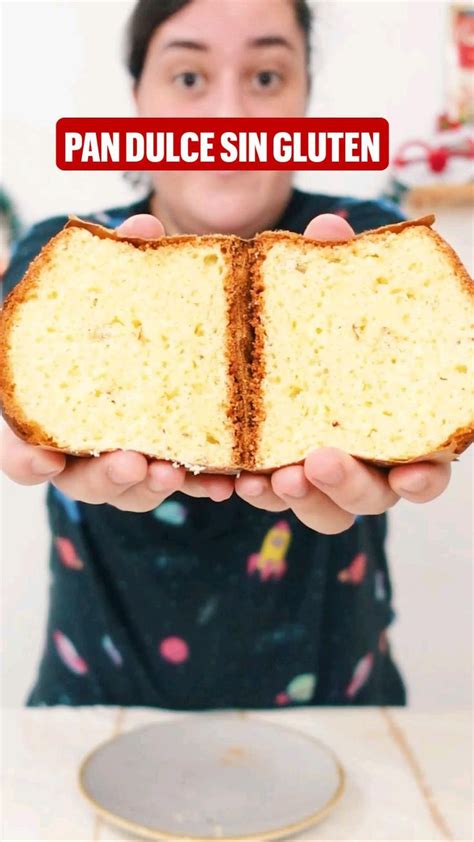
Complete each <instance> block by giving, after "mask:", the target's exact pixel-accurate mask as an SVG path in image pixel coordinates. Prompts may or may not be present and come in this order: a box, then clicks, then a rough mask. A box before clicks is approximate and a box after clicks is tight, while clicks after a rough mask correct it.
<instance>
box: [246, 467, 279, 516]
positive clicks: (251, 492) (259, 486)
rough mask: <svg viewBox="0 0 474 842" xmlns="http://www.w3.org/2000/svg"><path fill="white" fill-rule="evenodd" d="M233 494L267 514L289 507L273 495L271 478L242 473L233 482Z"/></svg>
mask: <svg viewBox="0 0 474 842" xmlns="http://www.w3.org/2000/svg"><path fill="white" fill-rule="evenodd" d="M235 492H236V494H238V496H239V497H240V498H241V499H242V500H244V501H245V502H246V503H249V504H250V505H251V506H255V508H257V509H265V511H267V512H284V511H286V510H287V509H289V507H290V504H289V503H286V502H285V501H284V500H282V499H281V497H278V495H277V494H275V492H274V490H273V488H272V483H271V478H270V477H268V476H264V475H263V474H251V473H248V472H243V473H242V474H241V475H240V477H238V478H237V479H236V481H235Z"/></svg>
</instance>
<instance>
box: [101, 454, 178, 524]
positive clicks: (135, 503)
mask: <svg viewBox="0 0 474 842" xmlns="http://www.w3.org/2000/svg"><path fill="white" fill-rule="evenodd" d="M185 478H186V471H185V469H184V468H182V467H177V468H175V467H173V465H172V463H171V462H163V461H158V460H153V461H152V462H151V463H150V464H149V465H147V470H146V473H145V477H144V478H143V479H142V480H141V482H138V483H136V484H135V485H132V486H129V488H127V489H126V490H125V491H123V492H122V493H121V494H119V496H118V497H115V498H114V500H113V503H112V504H113V505H114V506H115V508H117V509H121V510H122V511H126V512H136V513H138V512H140V513H143V512H149V511H151V510H152V509H156V507H157V506H160V505H161V504H162V503H163V502H164V500H166V498H167V497H169V496H170V495H171V494H175V492H176V491H182V490H183V487H184V483H185Z"/></svg>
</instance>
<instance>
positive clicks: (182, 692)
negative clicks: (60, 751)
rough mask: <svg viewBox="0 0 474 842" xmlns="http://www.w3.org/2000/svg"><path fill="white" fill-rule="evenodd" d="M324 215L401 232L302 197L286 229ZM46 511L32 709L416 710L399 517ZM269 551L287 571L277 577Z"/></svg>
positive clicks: (30, 253)
mask: <svg viewBox="0 0 474 842" xmlns="http://www.w3.org/2000/svg"><path fill="white" fill-rule="evenodd" d="M149 200H150V199H149V197H148V198H146V199H143V200H142V201H140V202H138V203H135V204H134V205H130V206H128V207H123V208H114V209H112V210H109V211H105V212H101V213H98V214H94V215H93V216H90V217H88V219H90V220H92V221H95V222H99V223H101V224H103V225H106V226H108V227H111V228H115V227H117V226H118V225H120V223H121V222H123V221H124V220H125V219H126V218H128V217H129V216H131V215H132V214H136V213H147V212H149V210H150V205H149ZM320 213H338V214H339V215H341V216H343V217H344V218H346V219H347V220H348V222H349V223H350V224H351V225H352V227H353V228H354V229H355V231H356V232H357V233H359V232H361V231H365V230H367V229H369V228H376V227H378V226H379V225H386V224H388V223H392V222H398V221H400V220H401V219H402V218H403V216H402V214H401V213H400V211H399V209H398V208H397V207H396V206H395V205H392V204H391V203H387V202H377V201H359V200H356V199H353V198H349V197H334V196H325V195H315V194H310V193H303V192H301V191H299V190H294V191H293V193H292V195H291V199H290V201H289V203H288V206H287V208H286V210H285V211H284V213H283V215H282V217H281V218H280V219H279V220H278V221H277V223H276V224H275V229H285V230H289V231H294V232H297V233H303V231H304V229H305V227H306V225H307V224H308V222H309V221H310V220H311V219H312V218H313V217H314V216H316V215H317V214H320ZM65 222H66V218H65V217H56V218H54V219H49V220H46V221H44V222H41V223H39V224H38V225H35V226H34V227H33V228H32V230H31V231H30V232H29V233H28V234H27V235H26V237H25V238H24V239H23V240H22V241H21V242H20V243H19V244H18V246H17V248H16V250H15V253H14V255H13V258H12V262H11V265H10V267H9V270H8V272H7V274H6V277H5V279H4V289H5V292H8V291H9V290H10V289H11V288H12V287H13V286H14V285H15V283H17V282H18V280H19V279H20V278H21V277H22V275H23V274H24V272H25V270H26V268H27V266H28V264H29V262H30V261H31V260H32V259H33V257H35V256H36V254H38V252H39V250H40V249H41V247H42V246H43V245H44V243H45V242H47V240H49V239H50V237H52V236H53V235H54V234H56V233H57V232H58V231H59V230H60V229H61V228H62V226H63V225H64V223H65ZM47 507H48V517H49V524H50V528H51V551H50V573H51V584H50V593H49V616H48V625H47V632H46V638H45V643H44V651H43V655H42V659H41V663H40V667H39V672H38V676H37V679H36V682H35V684H34V687H33V688H32V689H31V691H30V693H29V696H28V699H27V704H28V705H55V704H69V705H90V704H110V705H147V706H156V707H165V708H171V709H179V710H199V709H210V708H211V709H212V708H227V707H233V708H271V707H277V706H285V705H308V704H310V705H364V704H370V705H381V704H390V705H402V704H405V690H404V686H403V682H402V680H401V678H400V675H399V672H398V670H397V668H396V666H395V664H394V663H393V660H392V658H391V655H390V647H389V643H388V639H387V634H386V629H387V626H388V625H389V624H390V623H391V622H392V620H393V618H394V612H393V609H392V593H391V585H390V579H389V573H388V569H387V559H386V554H385V539H386V531H387V518H386V515H375V516H374V515H370V516H366V515H364V516H359V517H357V519H356V521H355V523H354V524H353V526H352V527H351V528H350V529H347V530H346V531H345V532H342V533H340V534H338V535H324V534H321V533H319V532H316V531H313V530H311V529H309V528H308V527H307V526H305V525H303V524H302V523H301V522H300V521H299V520H298V519H297V518H296V516H295V515H294V514H293V513H292V512H291V510H287V511H284V512H280V513H278V514H275V513H272V512H265V511H261V510H259V509H256V508H254V507H252V506H250V505H249V504H247V503H245V502H244V501H242V500H241V499H240V498H239V497H237V496H236V495H235V494H234V495H233V496H232V497H231V498H230V499H229V500H227V501H226V502H223V503H214V502H212V501H211V500H208V499H195V498H191V497H187V496H185V495H184V494H181V493H176V494H173V495H172V496H171V497H169V498H168V499H167V500H166V501H165V502H163V503H162V504H161V505H160V506H158V507H157V508H156V509H154V510H153V511H150V512H146V513H138V514H137V513H132V512H123V511H121V510H119V509H116V508H114V507H113V506H110V505H97V506H95V505H90V504H86V503H81V502H78V501H75V500H71V499H69V498H68V497H66V496H65V495H64V494H62V493H61V492H59V491H58V490H57V489H56V488H55V487H54V486H53V485H52V484H50V485H49V487H48V494H47ZM270 545H271V546H272V547H273V548H274V547H277V548H278V552H279V555H280V556H281V558H279V564H278V565H275V564H273V563H272V564H266V560H267V551H268V547H269V546H270ZM273 555H274V550H273ZM36 563H38V564H41V563H42V559H37V561H36Z"/></svg>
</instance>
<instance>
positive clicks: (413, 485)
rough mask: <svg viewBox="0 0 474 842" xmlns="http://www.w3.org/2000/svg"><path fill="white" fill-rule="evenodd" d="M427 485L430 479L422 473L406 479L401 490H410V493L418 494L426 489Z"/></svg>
mask: <svg viewBox="0 0 474 842" xmlns="http://www.w3.org/2000/svg"><path fill="white" fill-rule="evenodd" d="M427 487H428V480H427V479H426V477H423V476H421V475H420V476H415V477H411V479H409V480H407V481H405V483H404V484H403V485H402V487H401V489H400V491H402V492H403V491H408V493H409V494H418V493H419V492H420V491H425V489H426V488H427Z"/></svg>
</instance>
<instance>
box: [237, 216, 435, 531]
mask: <svg viewBox="0 0 474 842" xmlns="http://www.w3.org/2000/svg"><path fill="white" fill-rule="evenodd" d="M305 236H307V237H310V238H311V239H314V240H326V241H328V240H348V239H350V238H351V237H353V236H354V232H353V230H352V228H351V227H350V225H349V224H348V223H347V222H346V221H345V220H344V219H341V218H340V217H338V216H335V215H333V214H322V215H321V216H318V217H316V218H315V219H313V220H312V221H311V222H310V224H309V225H308V227H307V229H306V231H305ZM450 476H451V464H450V463H449V462H444V463H439V462H417V463H413V464H411V465H398V466H396V467H394V468H391V469H390V470H389V471H386V470H380V469H378V468H376V467H374V466H371V465H367V464H365V463H363V462H361V461H360V460H358V459H355V458H354V457H352V456H350V455H349V454H348V453H345V452H343V451H342V450H338V449H337V448H335V447H323V448H319V449H318V450H315V451H314V452H313V453H311V454H310V455H309V456H308V457H307V459H306V460H305V462H304V464H303V465H290V466H289V467H286V468H280V469H278V470H277V471H275V472H274V473H273V474H272V475H271V476H267V475H264V474H251V473H246V472H244V473H242V474H241V476H240V477H239V478H238V479H237V480H236V481H235V490H236V493H237V494H238V495H239V497H241V498H242V499H243V500H245V501H246V502H248V503H250V504H251V505H253V506H256V507H257V508H260V509H266V510H267V511H273V512H280V511H284V510H286V509H292V510H293V511H294V513H295V515H296V516H297V518H299V520H300V521H301V522H302V523H304V524H306V526H309V527H310V528H311V529H315V530H317V531H318V532H322V533H325V534H327V535H331V534H335V533H337V532H343V531H344V530H346V529H348V528H349V527H350V526H352V524H353V523H354V520H355V516H356V515H377V514H381V513H382V512H384V511H386V510H387V509H389V508H391V507H392V506H394V505H395V503H397V502H398V500H399V499H400V498H402V497H403V498H405V499H406V500H409V501H410V502H412V503H427V502H428V501H430V500H434V499H435V497H438V496H439V495H440V494H441V493H442V492H443V491H444V490H445V488H446V487H447V485H448V483H449V479H450Z"/></svg>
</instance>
